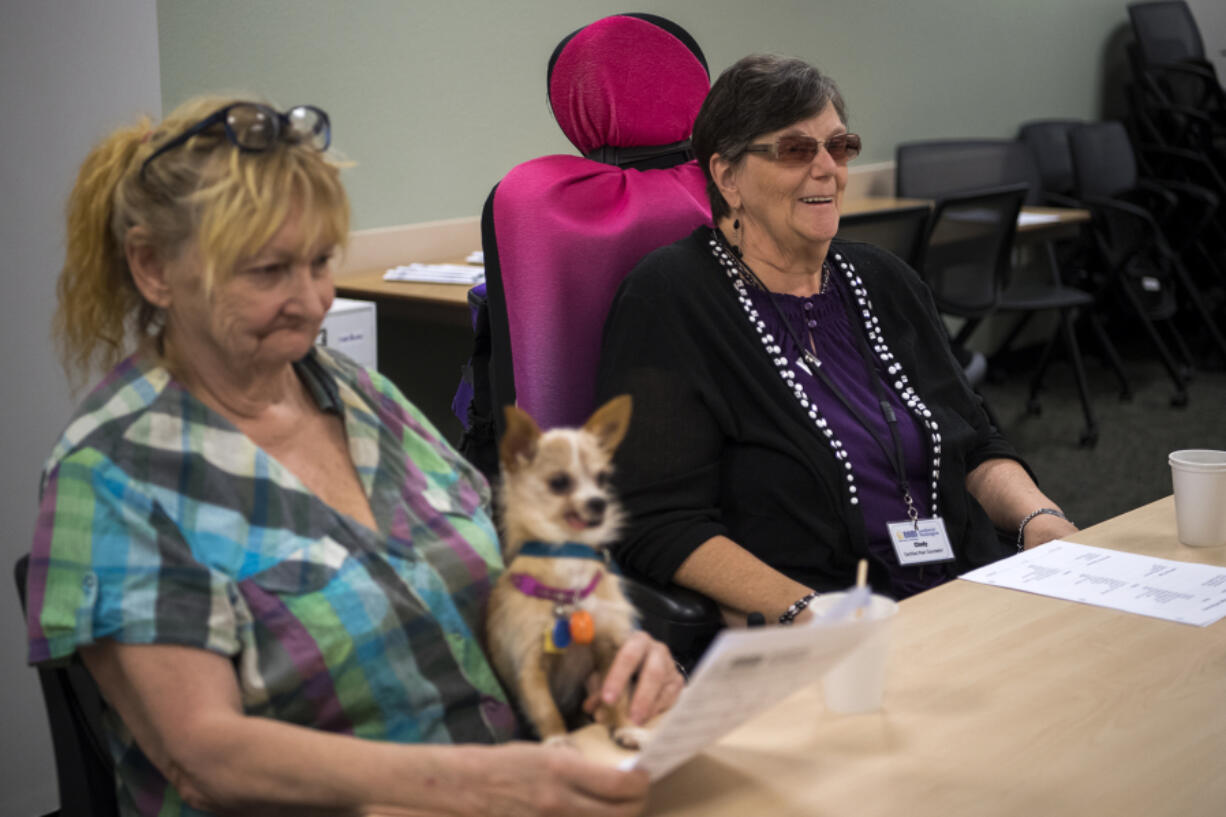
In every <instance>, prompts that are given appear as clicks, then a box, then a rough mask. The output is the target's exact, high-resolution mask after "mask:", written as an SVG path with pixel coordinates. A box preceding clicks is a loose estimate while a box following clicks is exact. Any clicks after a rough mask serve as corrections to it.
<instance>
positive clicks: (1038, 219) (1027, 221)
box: [1017, 211, 1060, 227]
mask: <svg viewBox="0 0 1226 817" xmlns="http://www.w3.org/2000/svg"><path fill="white" fill-rule="evenodd" d="M1059 220H1060V216H1059V215H1057V214H1054V213H1027V212H1024V211H1023V212H1021V213H1018V214H1017V226H1019V227H1026V226H1028V225H1031V224H1051V223H1052V222H1056V221H1059Z"/></svg>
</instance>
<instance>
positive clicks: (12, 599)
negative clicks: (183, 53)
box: [0, 0, 161, 817]
mask: <svg viewBox="0 0 1226 817" xmlns="http://www.w3.org/2000/svg"><path fill="white" fill-rule="evenodd" d="M156 13H157V9H156V6H155V4H154V0H108V1H107V2H106V3H99V2H97V0H57V1H56V2H55V3H46V2H43V0H5V2H3V3H0V110H3V111H4V112H5V135H4V150H3V151H0V190H3V191H4V199H3V202H4V203H3V208H4V211H3V215H2V216H0V246H3V247H4V254H3V256H2V259H3V260H2V261H0V270H2V275H3V291H4V297H3V298H2V299H0V349H3V350H4V355H3V358H2V360H3V363H2V364H0V365H2V366H3V369H2V370H0V371H2V374H0V382H2V383H4V386H3V393H4V399H3V400H0V439H2V442H0V452H3V458H0V469H2V473H3V488H4V490H3V491H0V507H2V508H3V511H2V512H0V519H3V520H4V531H5V533H4V541H3V542H0V555H2V556H3V558H2V559H0V656H2V657H0V690H2V691H3V697H2V698H0V759H2V760H3V762H0V814H3V815H13V817H33V816H34V815H38V814H46V813H47V812H50V811H52V810H54V809H55V808H56V807H57V805H58V803H59V798H58V796H57V794H56V780H55V761H54V757H53V756H52V753H51V739H50V730H49V729H48V727H47V716H46V714H45V712H44V710H43V701H42V695H41V693H40V692H39V688H38V676H37V675H36V674H35V672H34V670H32V669H30V668H28V667H27V666H26V664H25V654H26V636H25V627H24V626H23V625H22V619H21V610H20V607H19V606H18V603H17V593H16V591H15V589H14V585H13V573H12V569H13V564H14V562H16V561H17V558H18V557H19V556H20V555H21V554H23V553H27V552H29V550H30V538H31V534H32V532H33V530H34V518H35V513H36V512H37V499H38V473H39V471H40V470H41V469H42V464H43V462H44V460H46V458H47V455H48V454H49V453H50V452H51V446H52V445H53V444H54V443H55V440H56V438H57V437H58V436H59V434H60V432H61V431H62V430H63V427H64V423H66V422H67V421H68V416H69V412H71V410H72V405H73V399H72V397H71V396H70V394H69V391H68V385H67V382H66V380H65V378H64V375H63V373H62V372H61V371H60V367H59V363H58V362H57V359H56V355H55V349H54V348H53V347H52V345H51V334H50V331H49V330H50V326H51V313H52V311H53V310H54V308H55V278H56V275H57V274H58V272H59V269H60V266H61V265H62V264H63V263H64V215H63V213H64V200H65V198H66V197H67V195H68V188H69V187H70V186H71V184H72V180H73V178H74V177H75V176H76V171H77V166H78V165H79V164H80V163H81V160H82V159H83V158H85V153H86V152H87V151H88V150H89V148H90V147H91V146H92V145H93V143H94V142H95V141H96V140H97V139H99V138H101V137H102V136H103V135H104V134H105V133H107V132H108V131H109V130H110V129H111V128H113V127H115V126H116V125H118V124H119V123H121V122H125V121H128V120H129V119H130V118H131V116H132V113H133V112H134V111H139V110H146V111H148V112H149V113H151V114H154V115H156V114H158V112H159V104H160V102H159V98H160V95H161V91H160V89H159V87H158V55H157V20H156Z"/></svg>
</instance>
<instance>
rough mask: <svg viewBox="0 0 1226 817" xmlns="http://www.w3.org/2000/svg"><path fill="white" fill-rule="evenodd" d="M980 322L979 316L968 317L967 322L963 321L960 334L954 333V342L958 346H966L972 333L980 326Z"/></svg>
mask: <svg viewBox="0 0 1226 817" xmlns="http://www.w3.org/2000/svg"><path fill="white" fill-rule="evenodd" d="M979 323H980V319H979V318H967V319H966V322H965V323H963V324H962V327H961V328H960V329H959V330H958V334H956V335H954V343H955V344H956V345H958V346H965V345H966V341H967V339H969V338H970V336H971V333H973V332H974V331H975V330H976V329H978V328H979Z"/></svg>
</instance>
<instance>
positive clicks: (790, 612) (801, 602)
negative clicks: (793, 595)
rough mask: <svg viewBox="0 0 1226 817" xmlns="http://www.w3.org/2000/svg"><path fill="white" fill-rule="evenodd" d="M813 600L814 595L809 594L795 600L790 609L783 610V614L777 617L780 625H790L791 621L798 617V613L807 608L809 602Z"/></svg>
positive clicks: (815, 595)
mask: <svg viewBox="0 0 1226 817" xmlns="http://www.w3.org/2000/svg"><path fill="white" fill-rule="evenodd" d="M815 598H817V594H816V593H809V594H807V595H806V596H804V597H803V598H799V599H797V600H796V601H795V602H793V603H792V606H791V607H789V608H788V609H786V610H784V611H783V614H782V615H781V616H779V623H780V624H791V623H792V622H793V621H795V620H796V617H797V616H798V615H800V611H801V610H803V609H805V608H806V607H808V606H809V602H811V601H813V600H814V599H815Z"/></svg>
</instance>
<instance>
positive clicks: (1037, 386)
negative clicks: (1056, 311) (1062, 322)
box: [1026, 327, 1060, 416]
mask: <svg viewBox="0 0 1226 817" xmlns="http://www.w3.org/2000/svg"><path fill="white" fill-rule="evenodd" d="M1059 334H1060V329H1059V327H1057V328H1056V331H1054V332H1052V333H1051V335H1049V336H1048V338H1047V341H1046V342H1045V343H1044V344H1043V353H1042V354H1041V355H1039V365H1038V366H1037V367H1035V370H1034V376H1033V377H1031V378H1030V397H1029V398H1028V399H1027V400H1026V413H1027V414H1030V415H1034V416H1038V415H1039V414H1041V413H1042V411H1043V407H1042V406H1041V405H1039V391H1040V390H1041V389H1042V388H1043V378H1044V377H1046V376H1047V370H1048V369H1049V368H1050V367H1051V362H1052V358H1053V355H1054V354H1055V351H1056V338H1057V337H1058V336H1059Z"/></svg>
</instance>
